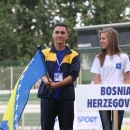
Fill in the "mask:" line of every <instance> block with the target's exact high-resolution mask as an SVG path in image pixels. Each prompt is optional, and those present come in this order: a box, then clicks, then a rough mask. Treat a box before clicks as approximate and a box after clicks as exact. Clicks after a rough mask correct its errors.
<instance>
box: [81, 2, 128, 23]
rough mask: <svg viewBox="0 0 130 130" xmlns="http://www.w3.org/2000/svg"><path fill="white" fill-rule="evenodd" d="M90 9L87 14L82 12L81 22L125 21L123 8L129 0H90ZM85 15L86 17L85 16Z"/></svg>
mask: <svg viewBox="0 0 130 130" xmlns="http://www.w3.org/2000/svg"><path fill="white" fill-rule="evenodd" d="M115 3H116V4H115ZM89 4H90V9H89V12H88V13H87V14H85V13H83V15H82V18H81V19H82V23H84V24H85V25H97V24H109V23H120V22H127V21H128V19H127V18H126V14H125V9H126V7H127V6H128V5H129V7H130V1H129V0H119V1H118V3H117V1H116V0H109V1H106V0H91V1H89ZM85 17H86V18H85Z"/></svg>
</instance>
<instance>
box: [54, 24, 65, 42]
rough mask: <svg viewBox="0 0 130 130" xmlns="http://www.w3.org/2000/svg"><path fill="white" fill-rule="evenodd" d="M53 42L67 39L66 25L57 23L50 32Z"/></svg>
mask: <svg viewBox="0 0 130 130" xmlns="http://www.w3.org/2000/svg"><path fill="white" fill-rule="evenodd" d="M52 37H53V38H54V43H55V44H64V43H65V42H66V39H68V27H67V26H66V25H65V24H64V23H57V24H56V25H55V26H54V30H53V33H52Z"/></svg>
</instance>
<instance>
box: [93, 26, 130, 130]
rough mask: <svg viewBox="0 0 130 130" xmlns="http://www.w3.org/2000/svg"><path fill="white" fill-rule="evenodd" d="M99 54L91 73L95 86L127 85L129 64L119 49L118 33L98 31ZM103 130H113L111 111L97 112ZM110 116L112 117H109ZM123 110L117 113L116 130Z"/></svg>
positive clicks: (107, 30) (119, 129) (127, 58)
mask: <svg viewBox="0 0 130 130" xmlns="http://www.w3.org/2000/svg"><path fill="white" fill-rule="evenodd" d="M99 37H100V44H101V52H100V53H99V54H98V55H97V56H96V58H95V60H94V62H93V65H92V68H91V72H92V73H94V83H95V84H123V83H124V84H129V83H130V63H129V57H128V55H127V54H125V53H123V52H122V51H121V50H120V48H119V41H118V33H117V31H116V30H115V29H113V28H106V29H103V30H100V31H99ZM99 114H100V118H101V122H102V126H103V130H112V129H113V111H111V110H100V111H99ZM111 115H112V117H111ZM123 116H124V110H119V111H118V130H121V124H122V120H123Z"/></svg>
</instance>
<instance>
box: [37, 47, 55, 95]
mask: <svg viewBox="0 0 130 130" xmlns="http://www.w3.org/2000/svg"><path fill="white" fill-rule="evenodd" d="M40 49H41V46H40V45H38V50H40ZM46 77H47V79H48V81H49V74H48V72H47V73H46ZM48 89H49V91H50V94H53V91H52V89H50V88H48Z"/></svg>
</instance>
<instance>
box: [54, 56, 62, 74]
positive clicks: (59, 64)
mask: <svg viewBox="0 0 130 130" xmlns="http://www.w3.org/2000/svg"><path fill="white" fill-rule="evenodd" d="M55 56H56V55H55ZM56 61H57V64H58V66H59V67H58V72H59V71H60V67H61V65H62V63H63V61H62V62H61V63H59V61H58V59H57V56H56Z"/></svg>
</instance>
